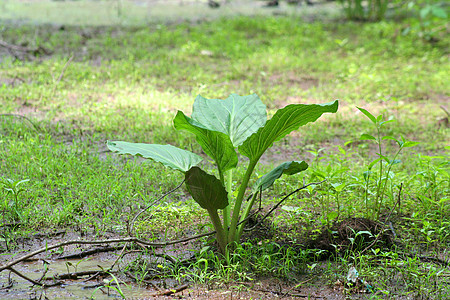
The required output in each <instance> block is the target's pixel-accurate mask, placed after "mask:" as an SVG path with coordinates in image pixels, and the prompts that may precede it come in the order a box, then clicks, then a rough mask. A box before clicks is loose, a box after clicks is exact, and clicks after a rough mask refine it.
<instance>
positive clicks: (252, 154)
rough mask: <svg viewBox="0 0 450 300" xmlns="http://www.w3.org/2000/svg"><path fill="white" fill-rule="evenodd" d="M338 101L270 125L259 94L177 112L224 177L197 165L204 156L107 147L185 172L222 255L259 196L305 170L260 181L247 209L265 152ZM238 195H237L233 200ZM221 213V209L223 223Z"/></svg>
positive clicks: (295, 167)
mask: <svg viewBox="0 0 450 300" xmlns="http://www.w3.org/2000/svg"><path fill="white" fill-rule="evenodd" d="M337 109H338V101H337V100H336V101H334V102H330V103H326V104H310V105H307V104H291V105H288V106H286V107H284V108H282V109H279V110H278V111H277V112H276V113H275V115H274V116H273V117H272V118H271V119H270V120H268V121H267V112H266V106H265V105H264V104H263V103H262V101H261V100H260V99H259V97H258V96H257V95H255V94H253V95H248V96H238V95H236V94H232V95H230V96H229V97H228V98H227V99H225V100H219V99H206V98H203V97H202V96H197V98H196V99H195V101H194V106H193V111H192V116H191V117H188V116H186V115H185V114H184V113H183V112H181V111H178V113H177V115H176V117H175V119H174V121H173V122H174V126H175V129H177V130H185V131H188V132H191V133H193V134H194V135H195V138H196V140H197V142H198V143H199V144H200V146H201V147H202V149H203V151H204V152H205V153H206V154H207V155H208V156H210V157H211V158H212V159H213V160H214V162H215V164H216V167H217V171H218V175H219V178H217V177H216V176H214V175H210V174H208V173H206V172H205V171H203V170H202V169H200V168H199V167H197V166H196V165H197V164H198V163H200V161H202V157H200V156H199V155H197V154H195V153H192V152H189V151H186V150H183V149H180V148H177V147H174V146H171V145H155V144H142V143H127V142H121V141H108V143H107V144H108V148H109V149H110V150H111V151H114V152H117V153H120V154H131V155H140V156H142V157H144V158H149V159H152V160H155V161H157V162H160V163H162V164H163V165H164V166H167V167H170V168H172V169H175V170H179V171H181V172H183V173H184V174H185V184H186V188H187V190H188V191H189V193H190V194H191V196H192V197H193V198H194V200H195V201H196V202H197V203H198V204H199V205H200V206H201V207H202V208H204V209H206V210H207V211H208V214H209V216H210V219H211V221H212V224H213V226H214V228H215V230H216V237H217V241H218V244H219V247H220V250H221V252H222V253H226V251H227V247H228V246H229V245H231V244H233V243H237V242H238V241H239V240H240V237H241V235H242V232H243V228H244V225H245V220H246V219H247V217H248V216H249V213H250V210H251V208H252V207H253V204H254V203H255V200H256V199H257V197H256V196H257V195H258V193H261V192H262V191H263V190H265V189H267V188H269V187H270V186H272V185H273V183H274V182H275V180H277V179H278V178H280V177H281V176H282V175H283V174H287V175H293V174H296V173H299V172H301V171H304V170H306V169H307V168H308V164H307V163H306V162H304V161H288V162H284V163H282V164H281V165H279V166H278V167H276V168H275V169H273V170H272V171H270V172H269V173H267V174H265V175H264V176H262V177H261V178H259V179H257V180H256V182H255V183H254V185H253V187H252V195H251V197H250V201H248V202H247V203H246V207H245V208H244V209H243V210H242V206H243V200H244V196H245V193H246V191H247V187H248V184H249V181H250V179H251V177H252V174H253V171H254V169H255V167H256V165H257V164H258V161H259V159H260V158H261V156H262V155H263V154H264V152H265V151H266V150H267V149H268V148H270V147H272V145H273V143H274V142H276V141H278V140H280V139H282V138H283V137H285V136H286V135H287V134H289V133H290V132H292V131H294V130H296V129H298V128H299V127H300V126H303V125H305V124H307V123H309V122H314V121H316V120H317V119H318V118H319V117H320V116H321V115H322V114H324V113H335V112H336V111H337ZM236 149H237V150H239V152H240V153H241V154H242V155H244V156H246V157H248V159H249V160H248V166H247V169H246V172H245V174H244V176H243V178H242V179H241V180H240V186H239V187H238V190H237V193H236V194H235V193H233V191H232V182H233V170H234V169H235V168H236V167H237V164H238V155H237V153H236ZM234 195H237V196H235V197H234ZM218 210H221V211H222V219H221V218H220V217H219V214H218Z"/></svg>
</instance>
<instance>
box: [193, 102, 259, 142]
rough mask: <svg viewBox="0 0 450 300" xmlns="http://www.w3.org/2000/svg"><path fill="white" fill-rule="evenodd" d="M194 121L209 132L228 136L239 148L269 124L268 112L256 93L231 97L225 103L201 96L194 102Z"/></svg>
mask: <svg viewBox="0 0 450 300" xmlns="http://www.w3.org/2000/svg"><path fill="white" fill-rule="evenodd" d="M192 119H194V120H195V121H196V122H198V123H200V124H202V125H203V126H204V127H205V128H206V129H209V130H212V131H218V132H222V133H225V134H226V135H228V136H229V137H230V140H231V143H232V144H233V146H234V147H237V146H239V145H241V144H242V143H243V142H244V141H245V140H246V139H247V138H248V137H249V136H250V135H252V134H253V133H255V132H256V131H257V130H258V129H259V128H260V127H261V126H263V125H264V124H265V123H266V121H267V112H266V106H265V105H264V104H263V103H262V102H261V99H259V97H258V96H257V95H256V94H253V95H248V96H239V95H236V94H231V95H230V96H229V97H228V98H227V99H225V100H220V99H206V98H203V97H202V96H200V95H199V96H197V98H196V99H195V102H194V107H193V110H192Z"/></svg>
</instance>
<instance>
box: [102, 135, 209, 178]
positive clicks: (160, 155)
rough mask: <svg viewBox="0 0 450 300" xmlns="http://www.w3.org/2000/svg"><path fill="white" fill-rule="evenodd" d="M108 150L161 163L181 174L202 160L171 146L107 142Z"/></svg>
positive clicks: (193, 154)
mask: <svg viewBox="0 0 450 300" xmlns="http://www.w3.org/2000/svg"><path fill="white" fill-rule="evenodd" d="M107 146H108V148H109V150H111V151H113V152H117V153H119V154H131V155H139V156H142V157H144V158H149V159H152V160H154V161H157V162H160V163H162V164H163V165H164V166H166V167H170V168H172V169H175V170H180V171H182V172H186V171H188V170H189V169H190V168H192V167H193V166H195V165H197V164H198V163H199V162H201V161H202V158H201V157H200V156H199V155H197V154H195V153H192V152H189V151H186V150H183V149H180V148H177V147H174V146H172V145H156V144H142V143H128V142H121V141H108V142H107Z"/></svg>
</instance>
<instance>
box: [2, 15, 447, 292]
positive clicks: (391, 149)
mask: <svg viewBox="0 0 450 300" xmlns="http://www.w3.org/2000/svg"><path fill="white" fill-rule="evenodd" d="M427 14H429V13H427ZM427 14H425V13H423V17H424V18H426V17H427V18H428V17H430V15H427ZM432 22H433V23H432V24H433V25H429V24H430V23H429V24H428V25H427V26H431V27H414V26H413V25H412V24H414V23H412V22H408V21H401V20H397V21H389V20H388V21H381V22H378V23H353V22H342V21H341V19H340V20H339V21H338V20H336V19H332V20H331V19H330V20H321V22H306V21H305V19H304V18H300V17H295V16H276V17H273V16H264V17H252V18H247V17H233V18H227V19H217V20H214V21H208V22H197V23H191V22H189V21H183V22H178V23H159V24H146V25H145V26H143V25H133V26H118V25H114V26H88V25H80V26H75V25H64V26H62V25H48V24H42V25H27V24H20V25H17V24H13V23H11V24H4V25H2V30H1V38H0V40H2V41H5V42H7V44H8V45H16V46H17V48H11V47H2V48H1V49H0V51H1V56H0V60H1V69H0V103H1V105H0V107H1V110H0V114H1V115H0V134H1V135H0V180H1V183H0V211H1V217H0V234H1V236H0V249H1V254H2V255H1V256H0V259H1V265H0V270H1V271H0V278H1V279H2V281H1V283H0V285H1V286H0V288H1V289H2V290H1V291H0V293H3V294H2V297H3V296H5V297H6V296H7V295H8V292H9V293H11V291H14V284H13V282H11V281H9V280H8V274H7V273H8V272H7V271H8V270H15V271H17V270H16V269H17V266H18V265H19V262H17V263H15V260H17V259H20V258H21V257H23V256H24V255H29V254H30V252H29V251H34V250H36V249H38V248H40V247H43V249H44V250H43V251H41V252H42V253H41V254H40V255H43V256H42V258H44V259H45V258H47V259H48V260H49V261H50V266H51V265H52V262H51V261H52V259H53V260H57V258H60V257H62V258H65V259H70V258H69V256H68V255H69V254H73V253H75V254H77V252H80V251H81V250H82V249H84V250H85V248H86V247H93V246H91V245H89V241H93V240H101V241H104V243H107V244H109V245H110V246H111V248H114V249H109V250H108V251H113V250H115V251H116V256H112V259H111V257H109V259H110V260H109V262H110V263H109V264H108V265H107V266H106V267H105V268H103V269H101V270H95V272H94V273H89V274H87V273H86V274H87V275H84V276H93V275H95V276H97V277H96V278H98V276H102V277H104V278H108V279H105V280H106V281H103V282H102V285H101V286H97V288H99V289H102V290H104V291H106V290H108V293H112V294H115V295H119V296H120V295H122V296H123V297H130V296H127V293H131V292H130V290H132V289H129V288H127V287H126V286H125V285H124V284H123V283H128V284H129V283H130V280H131V281H133V282H134V283H133V284H136V286H140V287H150V288H151V289H154V290H155V291H156V292H157V295H169V294H173V293H180V294H181V293H183V291H182V290H183V289H186V288H187V290H188V291H189V289H191V290H190V292H186V290H185V291H184V292H186V294H183V295H184V297H189V295H191V294H189V293H192V296H193V297H195V298H202V297H203V298H207V297H212V298H214V295H215V297H216V298H220V297H222V298H223V297H233V295H238V296H240V297H244V298H251V297H253V298H264V297H266V298H270V297H271V296H273V295H278V296H283V295H284V296H285V297H296V296H297V297H299V296H306V297H308V296H314V295H315V296H321V297H324V298H328V299H341V298H343V297H349V298H355V299H357V298H372V299H378V298H393V297H395V298H399V299H402V298H404V299H410V298H418V299H420V298H423V299H428V298H431V299H446V298H448V297H449V295H450V285H449V284H450V280H449V278H450V277H449V276H450V274H449V272H448V263H449V248H450V237H449V234H450V221H449V215H450V201H449V188H450V178H449V162H448V149H449V148H448V113H447V111H446V106H448V104H447V102H448V96H449V95H448V84H447V82H448V74H449V73H450V72H449V71H450V70H449V64H448V52H447V51H448V36H446V35H442V34H441V33H440V32H441V31H433V32H431V33H430V34H431V35H426V34H422V35H420V34H418V33H419V32H424V31H426V30H427V28H437V27H439V26H445V21H443V20H442V19H440V18H436V19H432ZM424 26H425V25H424ZM425 36H428V37H432V38H424V37H425ZM28 50H30V51H28ZM233 93H235V94H236V95H235V97H238V96H237V95H241V96H244V95H253V94H257V95H258V96H259V98H260V101H261V102H257V103H256V102H254V103H253V102H252V103H253V104H254V105H255V109H254V110H251V112H252V113H256V112H257V111H258V110H257V108H258V107H259V108H260V114H259V115H263V116H264V117H265V118H266V113H267V119H268V120H272V119H274V118H275V117H276V116H277V114H279V112H282V111H283V110H285V109H286V108H287V107H289V105H290V104H294V106H295V107H303V106H302V105H303V104H305V106H304V107H317V106H316V105H315V104H319V103H329V102H332V103H333V101H334V100H335V99H339V110H337V111H335V110H333V111H329V112H336V113H333V114H328V113H327V114H324V115H323V116H322V117H321V118H320V119H318V120H317V121H316V122H314V123H309V124H306V125H305V126H301V127H300V128H298V126H296V128H295V131H293V132H291V130H289V132H284V134H283V135H282V136H279V137H280V139H278V136H277V138H274V140H273V141H271V143H272V142H274V145H273V147H272V148H270V149H268V150H267V151H266V152H265V153H264V155H263V154H262V153H259V152H258V156H259V157H257V159H256V158H255V157H256V156H255V157H253V158H254V159H253V160H252V156H251V155H250V156H248V155H247V154H248V153H249V151H246V150H245V149H244V151H241V150H242V149H243V148H245V146H242V145H243V144H240V143H244V144H245V142H244V141H245V140H246V138H251V137H252V136H255V135H250V133H254V132H256V131H257V129H258V128H259V127H261V126H264V124H268V123H269V122H270V121H267V123H266V119H265V120H264V122H262V123H261V124H259V123H258V124H259V125H258V126H255V127H254V128H253V127H251V126H250V127H249V128H252V130H250V132H249V136H248V137H245V138H242V139H241V140H240V141H237V142H233V139H232V138H231V139H229V141H230V143H231V146H230V145H228V144H227V145H228V146H230V147H229V148H232V149H235V148H236V147H238V149H239V151H240V152H241V153H242V154H244V155H237V154H236V152H234V150H233V152H231V151H230V152H227V153H234V154H236V158H237V159H238V160H239V164H235V162H236V160H235V159H230V160H228V161H223V162H221V161H220V159H221V158H220V157H218V156H217V155H214V153H217V152H218V149H216V150H215V151H208V149H209V148H205V143H204V142H203V143H202V142H201V141H200V142H199V140H201V139H199V136H201V135H202V134H205V131H208V130H209V131H211V132H209V133H208V134H215V135H217V136H221V137H224V136H227V134H228V133H217V131H214V130H213V129H212V128H211V126H212V125H211V124H210V123H207V122H208V120H202V119H201V117H206V118H207V117H208V116H209V114H200V113H199V112H200V111H201V109H200V110H198V107H197V108H196V106H195V103H197V104H199V103H201V102H198V101H204V102H205V103H211V102H208V101H211V100H208V99H227V97H229V95H230V94H233ZM198 95H201V97H200V96H199V97H198ZM197 97H198V98H197ZM247 97H250V98H251V99H253V100H254V99H256V98H255V97H256V96H247ZM196 98H197V100H195V99H196ZM231 98H232V97H231ZM229 99H230V98H228V99H227V100H229ZM237 99H248V98H246V97H243V98H240V97H238V98H237ZM194 100H195V102H194ZM227 100H217V101H219V102H218V103H225V102H220V101H227ZM253 100H252V101H253ZM255 101H256V100H255ZM193 105H194V107H193V108H192V106H193ZM330 105H331V104H330ZM263 107H264V108H263ZM291 107H292V106H291ZM441 107H442V108H441ZM216 109H217V107H216ZM263 110H264V113H263ZM177 111H179V112H178V113H177ZM181 111H182V112H183V113H181ZM245 112H248V111H247V110H241V111H240V113H245ZM324 112H325V111H324ZM188 115H191V117H187V116H188ZM256 115H258V114H257V113H256ZM175 116H176V117H175ZM174 117H175V120H174ZM313 119H314V120H315V119H317V118H313ZM302 120H307V119H304V118H302ZM310 121H311V120H310ZM305 123H306V122H305ZM208 124H209V125H208ZM301 125H303V124H301ZM208 126H209V127H208ZM174 127H175V129H185V130H188V131H190V132H192V133H194V134H192V135H191V134H187V133H186V131H181V130H174ZM205 127H206V129H205ZM297 128H298V129H297ZM205 135H206V136H207V134H205ZM228 136H230V134H228ZM231 136H233V137H235V136H234V135H231ZM107 140H110V141H128V142H130V144H127V145H128V146H130V145H131V143H148V144H163V145H165V144H170V145H173V146H176V147H178V148H179V149H182V150H185V151H189V152H191V153H192V155H193V156H194V157H196V158H201V159H202V162H199V161H196V164H197V163H198V167H199V168H198V169H197V168H195V169H191V168H190V167H189V168H187V169H185V170H183V172H179V171H177V170H170V169H166V168H164V166H162V165H161V164H159V163H157V162H152V161H150V160H144V159H142V158H140V157H134V156H129V155H120V156H119V155H117V154H114V153H112V152H111V151H110V150H109V149H108V147H107V143H106V141H107ZM204 140H205V139H203V141H204ZM225 140H226V139H225ZM226 141H228V140H226ZM197 142H199V143H197ZM113 143H114V142H110V144H109V146H110V147H111V149H112V150H117V149H114V146H117V145H118V144H117V143H118V142H116V144H115V145H113ZM223 143H227V142H223ZM271 143H270V144H271ZM133 145H135V144H133ZM222 146H223V145H222ZM269 146H270V145H269ZM249 147H250V146H249ZM266 149H267V148H265V149H264V150H266ZM210 150H211V149H210ZM124 152H127V151H124ZM262 152H264V151H262ZM128 153H130V151H128ZM211 153H212V154H213V155H211ZM141 154H142V153H141ZM260 154H261V155H260ZM142 155H143V156H146V155H145V154H142ZM207 155H209V156H211V157H212V160H211V159H209V158H208V157H207ZM231 156H233V157H234V155H231ZM245 157H248V158H249V160H247V158H245ZM255 160H256V162H259V163H258V164H257V163H256V162H255ZM230 161H231V162H232V163H230ZM286 161H289V162H290V165H286V164H283V163H284V162H286ZM302 161H304V162H303V163H305V164H306V163H307V166H308V167H307V169H305V168H300V166H301V165H302V164H303V163H301V162H302ZM280 164H281V166H282V168H281V169H280V168H278V169H277V168H276V167H277V166H280ZM215 165H216V166H219V168H218V169H216V168H215ZM291 165H292V166H291ZM291 167H295V168H296V167H299V169H298V170H301V171H302V172H299V173H297V172H292V173H295V174H292V175H291V176H281V174H282V173H283V171H285V170H289V168H291ZM200 168H201V169H202V170H204V171H205V172H207V173H209V174H214V175H215V176H216V179H217V180H218V182H220V186H222V187H223V188H224V189H225V190H226V192H227V193H228V194H227V196H226V197H224V198H223V199H222V200H224V201H225V200H227V201H228V200H229V199H228V197H229V196H230V197H231V198H236V199H240V200H239V201H242V203H243V205H245V207H246V208H247V209H245V210H244V213H243V215H240V216H239V218H237V217H236V219H231V217H235V216H238V215H235V214H234V213H233V214H232V213H231V211H228V213H226V214H224V215H223V216H219V215H218V214H217V209H219V212H220V213H221V212H222V211H227V209H224V210H223V209H222V208H224V207H226V205H225V206H223V205H219V206H217V207H213V208H210V207H208V206H207V205H206V206H205V207H204V205H202V203H201V201H199V200H198V199H195V197H196V196H195V195H193V196H194V199H195V200H193V199H192V198H191V197H190V195H189V192H191V194H193V193H192V188H190V187H189V184H192V182H191V183H189V179H188V178H189V177H188V176H186V178H185V174H183V173H184V172H185V173H189V172H196V175H195V176H203V175H201V174H203V173H202V172H203V171H201V172H200V171H199V170H200ZM274 168H275V170H278V171H276V176H275V177H276V178H278V179H277V180H276V181H275V179H273V181H272V180H270V181H269V182H270V184H268V185H267V187H269V185H270V188H267V189H266V187H264V188H258V181H257V180H258V178H264V177H262V176H263V175H264V174H267V173H269V174H271V173H270V172H273V170H274ZM249 169H252V170H251V171H253V174H254V175H253V177H250V175H251V171H248V170H249ZM189 170H191V171H189ZM192 170H195V171H192ZM230 170H232V172H230ZM296 170H297V169H296ZM298 170H297V171H298ZM249 172H250V174H248V173H249ZM280 172H281V173H280ZM287 173H288V174H289V173H290V172H287ZM272 174H273V173H272ZM242 178H244V179H243V180H242ZM266 178H267V177H266ZM185 179H186V181H187V182H186V183H187V185H181V186H180V184H181V183H182V182H183V180H185ZM246 181H247V182H246ZM261 181H264V179H260V181H259V182H260V183H261ZM322 181H323V182H322ZM243 182H245V184H243ZM313 182H316V183H317V182H321V183H320V184H317V185H309V186H306V185H307V184H308V183H313ZM210 184H211V183H210ZM210 184H209V185H210ZM213 184H216V183H213ZM247 184H249V186H255V184H256V187H257V188H255V189H253V197H252V198H250V199H249V200H248V201H246V199H247V197H248V196H249V195H250V194H251V193H252V192H251V191H250V190H249V189H246V187H247ZM301 187H304V189H302V190H301V191H298V192H297V193H294V194H292V195H289V193H290V192H292V191H295V190H297V189H299V188H301ZM202 188H203V189H204V187H202ZM234 191H238V192H234ZM220 193H222V192H219V194H220ZM194 194H195V192H194ZM286 195H289V197H286ZM281 200H282V201H281ZM195 201H197V202H200V203H199V204H200V206H201V207H200V206H199V205H198V204H197V203H196V202H195ZM280 201H281V202H280ZM230 203H231V204H232V203H235V202H234V200H233V202H230ZM221 204H223V203H221ZM202 207H204V208H206V210H205V209H202ZM236 207H238V206H236ZM240 207H241V206H240V204H239V207H238V209H236V212H239V211H240ZM231 208H233V206H231ZM251 208H253V209H252V210H251ZM275 208H276V209H275ZM211 210H213V211H216V212H215V213H214V212H212V213H211V212H210V211H211ZM211 214H212V215H213V217H212V219H213V224H210V223H209V217H211ZM249 216H250V217H249ZM228 217H230V218H228ZM247 217H249V218H247ZM264 217H265V219H263V218H264ZM227 218H228V220H227ZM240 220H246V222H247V225H246V226H243V223H239V224H238V222H239V221H240ZM217 221H218V222H219V223H220V222H222V224H221V225H220V226H221V228H222V229H218V228H219V226H218V225H217V224H218V222H217ZM231 222H233V223H231ZM225 224H230V225H231V227H228V226H226V225H225ZM251 227H252V228H253V229H254V230H253V231H251V232H249V233H246V232H247V231H246V229H249V228H251ZM229 228H230V230H231V228H234V229H233V230H236V231H237V233H234V234H232V235H226V234H223V235H222V237H220V236H221V234H220V233H219V234H218V235H217V237H218V238H219V244H218V245H217V244H216V243H215V239H214V238H213V235H211V232H213V231H214V230H216V231H220V230H223V231H228V230H229ZM62 235H65V236H64V237H61V236H62ZM195 235H197V239H195V240H191V241H188V240H184V238H186V237H187V236H195ZM241 235H242V236H241ZM52 236H54V237H52ZM71 237H72V238H71ZM224 237H225V238H224ZM80 239H81V240H84V241H87V242H86V245H85V246H84V248H75V246H74V245H77V244H76V241H77V240H78V241H79V240H80ZM111 239H116V240H119V239H122V240H121V242H120V243H119V242H116V243H112V242H110V241H111ZM180 239H181V240H183V241H184V243H182V244H180V243H175V244H166V241H174V240H180ZM221 239H225V240H226V241H225V242H220V240H221ZM68 240H71V241H72V240H73V241H74V242H73V243H72V242H70V243H69V242H67V241H68ZM101 241H100V242H101ZM238 241H239V243H236V244H233V245H234V246H233V251H225V247H226V244H227V243H228V242H238ZM58 242H63V243H64V242H65V243H66V244H65V245H63V246H61V247H60V246H58V247H55V248H54V249H51V247H49V246H52V245H54V244H57V243H58ZM97 242H98V241H97ZM100 242H98V243H94V242H93V245H96V244H100ZM224 244H225V245H224ZM70 247H72V248H70ZM95 249H98V248H95ZM46 250H49V251H46ZM220 252H222V253H220ZM31 254H33V253H31ZM87 255H88V254H82V255H81V257H80V256H76V257H78V260H77V261H68V262H67V263H66V265H65V268H67V271H66V272H65V271H64V270H62V271H61V272H60V273H71V272H79V271H80V272H81V271H84V270H82V266H83V264H84V263H87V260H88V258H87V257H88V256H87ZM30 258H31V256H30ZM80 258H81V259H82V260H81V261H80ZM84 260H86V261H84ZM111 262H113V264H112V266H111ZM11 263H14V265H10V266H9V267H8V268H6V267H5V266H7V265H8V264H11ZM20 263H22V262H21V261H20ZM78 264H79V265H78ZM48 268H51V267H46V265H45V266H42V267H41V274H39V276H35V277H33V276H31V275H29V276H30V277H32V278H34V280H35V281H36V282H35V283H36V285H37V286H39V285H41V286H42V283H45V284H46V285H51V284H52V283H58V282H61V281H63V280H65V278H64V277H57V276H56V277H55V276H53V277H51V276H47V277H48V279H51V280H46V279H45V278H46V271H44V269H45V270H47V269H48ZM100 271H101V272H100ZM42 272H44V275H42ZM100 273H101V274H100ZM33 275H37V274H33ZM40 275H42V278H40V279H39V277H40ZM79 276H82V275H81V274H79ZM108 276H109V277H108ZM36 278H38V279H36ZM267 278H269V279H270V281H269V282H267V281H265V280H266V279H267ZM66 279H67V278H66ZM9 284H12V287H9ZM186 284H188V285H186ZM194 284H196V285H195V288H194ZM178 285H179V286H178ZM136 286H135V287H136ZM155 286H156V287H155ZM176 286H178V287H177V288H174V287H176ZM166 288H167V289H166ZM99 289H97V290H95V292H93V291H92V290H90V291H89V294H88V296H91V294H92V296H93V297H94V298H98V297H102V294H101V291H100V290H99ZM158 289H159V290H158ZM171 289H172V290H171ZM144 290H145V288H144ZM206 290H215V291H218V292H217V294H213V293H212V292H209V294H208V293H206V292H207V291H206ZM224 291H225V292H226V294H223V293H222V292H224ZM15 292H16V293H19V291H17V290H16V291H15ZM35 292H36V293H41V295H44V296H45V295H47V294H48V293H50V292H49V290H45V289H42V290H40V289H37V290H35ZM228 293H229V294H228ZM128 295H131V294H128ZM155 295H156V294H155ZM208 295H209V296H208ZM16 296H17V294H16Z"/></svg>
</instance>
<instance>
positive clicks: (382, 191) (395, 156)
mask: <svg viewBox="0 0 450 300" xmlns="http://www.w3.org/2000/svg"><path fill="white" fill-rule="evenodd" d="M402 149H403V148H402V147H400V149H398V151H397V153H396V154H395V155H394V158H393V159H392V160H391V163H390V164H389V168H388V169H387V172H386V178H385V179H384V186H383V189H382V190H381V194H380V196H381V199H380V203H379V206H378V209H377V219H378V215H379V212H380V210H381V202H382V199H383V196H384V193H385V191H386V186H387V181H388V176H389V172H390V171H391V169H392V163H393V162H394V160H395V159H396V158H397V156H398V155H399V154H400V151H402ZM381 184H382V183H381V182H380V185H381Z"/></svg>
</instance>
